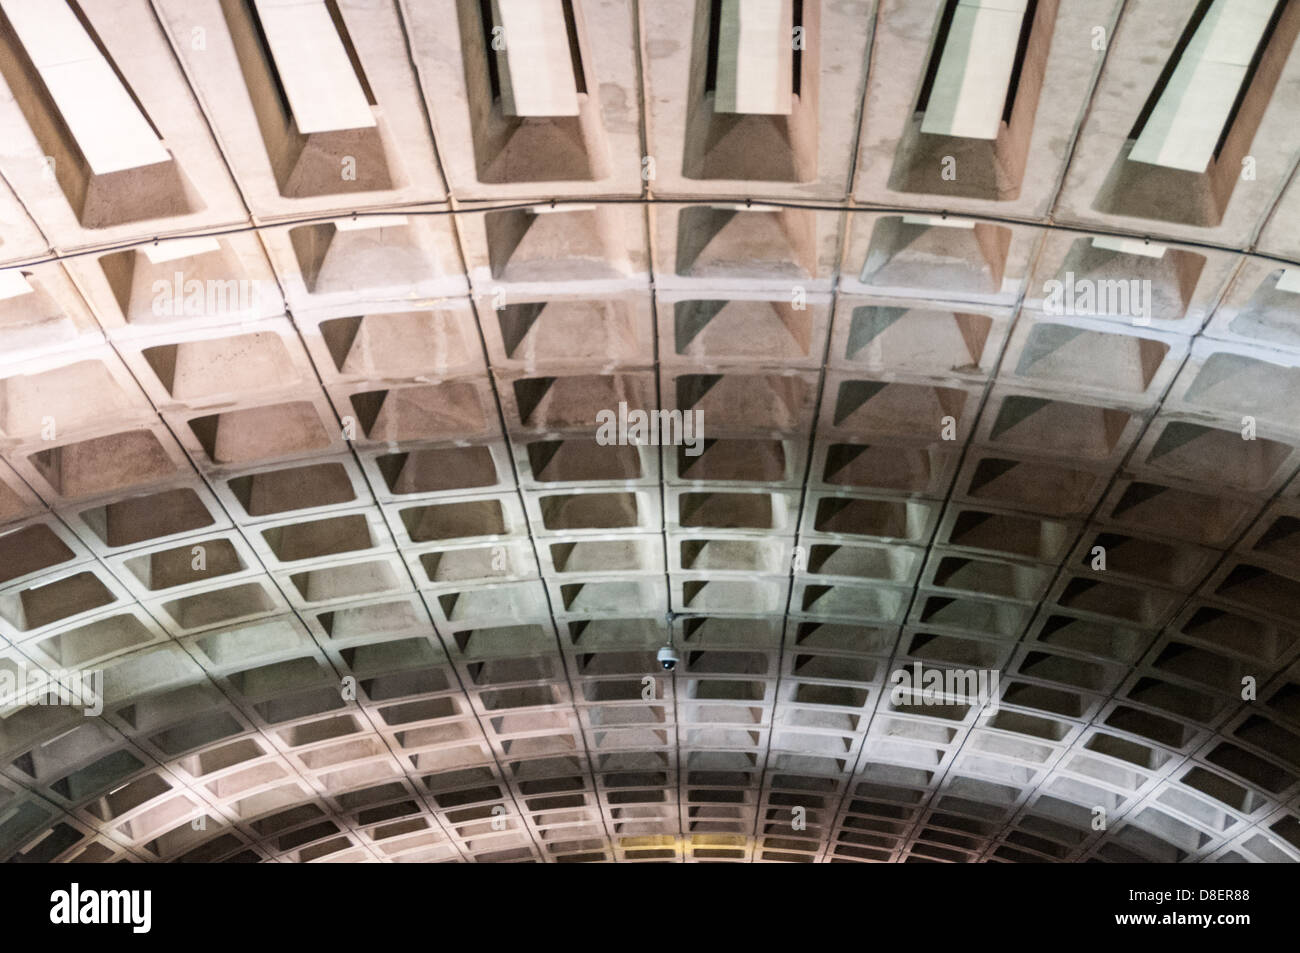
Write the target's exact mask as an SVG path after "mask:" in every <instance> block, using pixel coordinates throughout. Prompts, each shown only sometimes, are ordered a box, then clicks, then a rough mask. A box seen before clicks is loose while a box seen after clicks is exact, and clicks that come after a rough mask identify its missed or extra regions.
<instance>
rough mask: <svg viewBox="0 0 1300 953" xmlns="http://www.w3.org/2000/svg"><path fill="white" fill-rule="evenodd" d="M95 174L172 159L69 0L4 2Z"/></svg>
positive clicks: (28, 53)
mask: <svg viewBox="0 0 1300 953" xmlns="http://www.w3.org/2000/svg"><path fill="white" fill-rule="evenodd" d="M0 7H2V8H3V9H4V12H5V15H6V16H7V17H8V18H9V22H10V23H11V24H12V25H13V28H14V32H16V33H17V34H18V39H19V40H21V41H22V44H23V48H24V49H25V50H26V51H27V55H28V56H29V57H30V58H31V61H32V65H33V66H35V67H36V71H37V72H38V73H39V74H40V76H41V81H42V82H43V83H44V84H45V88H46V89H47V90H48V91H49V94H50V97H51V98H52V99H53V100H54V104H55V105H56V106H57V107H58V109H59V114H60V115H61V116H62V117H63V121H64V122H65V123H67V125H68V129H69V130H70V131H71V132H72V135H73V136H74V137H75V138H76V140H77V145H78V146H80V148H81V152H82V154H83V155H84V156H85V158H86V162H87V163H89V165H90V168H91V171H93V172H94V173H95V174H96V175H105V174H107V173H109V172H120V171H122V170H123V169H134V168H137V167H138V166H142V165H153V164H154V163H158V162H167V161H169V160H170V159H171V156H170V155H169V154H168V152H167V150H166V149H165V148H163V144H162V141H161V140H160V139H159V138H158V134H157V133H156V132H155V131H154V129H153V127H152V126H151V125H150V123H149V120H148V119H147V118H146V117H145V115H144V113H142V112H141V111H140V107H139V105H137V103H136V102H135V100H134V98H133V97H132V95H131V92H130V91H129V90H128V89H127V88H126V86H125V85H124V84H123V82H122V80H121V79H120V78H119V77H118V74H117V72H116V71H115V70H114V69H113V66H112V64H110V63H109V62H108V60H107V59H106V58H105V57H104V54H103V53H101V52H100V51H99V47H98V46H97V45H96V43H95V40H94V38H92V37H91V35H90V34H89V33H88V32H87V31H86V28H85V27H84V26H83V25H82V23H81V21H80V20H79V19H78V17H77V14H76V13H74V12H73V11H72V8H71V7H69V6H68V4H67V3H66V2H64V0H0Z"/></svg>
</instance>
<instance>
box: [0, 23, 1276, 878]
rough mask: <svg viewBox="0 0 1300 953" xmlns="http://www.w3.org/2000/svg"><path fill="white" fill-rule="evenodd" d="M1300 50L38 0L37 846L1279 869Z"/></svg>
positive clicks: (27, 821) (16, 760)
mask: <svg viewBox="0 0 1300 953" xmlns="http://www.w3.org/2000/svg"><path fill="white" fill-rule="evenodd" d="M1298 31H1300V3H1298V2H1296V0H1282V2H1279V3H1274V2H1272V0H1204V2H1197V0H960V2H958V0H880V2H878V3H877V2H867V0H862V2H852V0H839V2H834V3H831V2H822V0H653V2H640V3H637V2H633V0H483V2H482V3H480V2H477V0H77V2H71V0H39V2H38V0H0V858H8V859H9V860H11V861H18V862H23V861H55V860H59V861H64V860H66V861H80V862H111V861H120V860H125V861H142V862H154V861H172V860H182V861H258V860H264V861H281V862H307V861H337V862H376V861H378V862H389V861H391V862H430V861H435V862H442V861H448V862H478V863H483V862H503V861H538V862H548V863H551V862H555V863H562V862H575V861H618V862H625V861H652V860H653V861H704V860H710V861H721V860H726V861H741V862H749V861H754V862H759V861H795V862H817V863H830V862H847V861H859V862H860V861H868V862H900V861H952V862H979V861H1022V862H1034V861H1058V862H1081V861H1144V862H1152V861H1153V862H1162V861H1180V862H1181V861H1214V862H1242V861H1287V862H1291V861H1296V860H1297V859H1300V662H1297V659H1298V657H1300V641H1298V640H1297V635H1298V634H1300V623H1297V621H1296V619H1297V615H1298V614H1300V480H1297V478H1296V474H1297V471H1298V470H1300V421H1298V420H1297V416H1296V413H1295V407H1296V406H1297V405H1298V404H1300V227H1298V226H1300V183H1297V181H1296V180H1297V175H1296V168H1297V157H1298V156H1300V123H1297V121H1296V119H1297V109H1298V107H1300V51H1298V50H1297V48H1296V47H1297V44H1296V42H1295V41H1296V34H1297V32H1298ZM654 410H663V411H679V412H682V413H684V414H685V415H686V416H685V419H686V420H689V421H692V422H694V421H696V420H697V419H698V420H699V422H700V427H701V430H700V431H699V432H698V433H695V434H687V435H686V437H687V439H686V441H685V445H669V446H661V445H658V444H649V443H646V444H641V445H637V444H636V443H635V441H626V440H624V441H621V442H620V441H618V440H615V441H614V442H613V443H610V442H609V441H607V440H606V439H605V437H606V436H608V431H606V432H602V431H601V430H600V429H599V428H598V423H599V422H600V421H601V420H602V419H608V418H609V417H610V416H613V417H614V418H616V419H617V418H619V417H620V416H626V415H632V416H633V418H634V419H635V415H636V414H637V413H638V412H649V411H654ZM615 435H616V436H617V434H615ZM693 437H699V438H700V439H699V440H698V441H697V442H694V443H692V438H693ZM667 644H671V645H672V646H673V647H674V649H675V651H676V652H677V653H678V654H679V655H680V663H679V664H678V665H677V667H676V668H675V669H674V670H673V671H671V672H666V671H664V670H663V669H661V667H660V666H659V664H658V662H657V661H656V652H657V651H658V650H659V649H660V648H661V647H663V646H665V645H667ZM944 672H949V673H952V672H956V673H959V674H964V673H970V674H971V675H972V676H980V677H982V678H983V679H984V681H983V682H981V683H980V684H986V685H988V686H989V691H988V692H986V693H984V694H981V695H979V696H978V697H974V698H972V697H969V695H966V696H960V697H957V696H951V695H950V696H945V697H932V696H930V695H925V694H923V693H913V694H906V693H901V692H899V691H895V690H894V689H895V686H896V684H897V683H898V682H899V680H900V678H901V677H903V676H902V675H900V673H904V674H905V676H906V677H907V678H909V679H915V678H919V679H921V682H922V684H923V685H928V684H929V681H928V679H930V678H934V677H937V676H934V675H931V674H930V673H940V674H942V673H944ZM51 679H57V680H62V682H63V684H64V686H65V693H67V692H71V690H72V689H76V690H78V691H79V690H80V689H82V688H85V689H87V690H88V691H89V692H90V693H91V694H90V695H89V696H87V697H78V698H66V699H65V701H68V702H72V701H76V702H78V703H77V704H60V705H51V704H43V703H41V702H43V701H49V700H50V699H49V698H47V697H44V696H41V695H39V694H35V693H34V692H33V687H34V686H35V687H38V688H39V687H40V686H44V685H47V684H48V680H51ZM950 687H951V680H950Z"/></svg>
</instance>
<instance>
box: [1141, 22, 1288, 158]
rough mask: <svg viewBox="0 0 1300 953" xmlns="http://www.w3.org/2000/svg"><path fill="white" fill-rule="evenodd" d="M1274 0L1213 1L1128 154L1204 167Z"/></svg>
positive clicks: (1220, 133) (1211, 152)
mask: <svg viewBox="0 0 1300 953" xmlns="http://www.w3.org/2000/svg"><path fill="white" fill-rule="evenodd" d="M1276 6H1277V3H1276V0H1215V2H1214V3H1213V4H1211V6H1210V8H1209V10H1208V11H1206V14H1205V17H1204V18H1203V19H1202V20H1201V22H1200V25H1199V26H1197V28H1196V32H1195V33H1193V34H1192V38H1191V42H1189V43H1188V44H1187V47H1186V48H1185V49H1184V50H1183V51H1182V56H1181V57H1180V58H1179V60H1178V65H1177V66H1176V67H1175V68H1174V72H1173V75H1172V76H1170V78H1169V82H1168V84H1167V85H1166V86H1165V88H1164V90H1163V92H1162V93H1161V94H1160V98H1159V99H1158V100H1157V101H1156V104H1155V108H1154V109H1153V110H1152V111H1151V115H1150V116H1149V117H1148V118H1147V121H1146V124H1145V125H1144V126H1143V128H1142V131H1141V133H1140V134H1139V135H1138V137H1137V142H1136V143H1134V145H1133V150H1132V151H1131V152H1130V153H1129V159H1131V160H1133V161H1134V162H1147V163H1150V164H1152V165H1159V166H1165V167H1166V168H1170V169H1184V170H1186V171H1188V172H1204V171H1205V170H1206V167H1207V166H1209V164H1210V160H1211V159H1213V158H1214V152H1215V149H1216V147H1217V146H1218V142H1219V137H1220V136H1221V135H1222V133H1223V127H1224V124H1225V123H1226V122H1227V121H1228V119H1229V117H1230V116H1231V115H1232V110H1233V107H1234V104H1235V103H1236V101H1237V95H1238V92H1239V91H1240V89H1241V86H1242V83H1244V82H1245V81H1246V77H1247V75H1248V73H1249V70H1250V63H1251V60H1252V58H1253V57H1254V55H1255V49H1256V47H1257V46H1258V45H1259V43H1260V41H1261V40H1262V39H1263V37H1264V31H1265V29H1266V28H1267V26H1268V21H1269V18H1270V17H1271V16H1272V15H1273V9H1274V8H1275V7H1276Z"/></svg>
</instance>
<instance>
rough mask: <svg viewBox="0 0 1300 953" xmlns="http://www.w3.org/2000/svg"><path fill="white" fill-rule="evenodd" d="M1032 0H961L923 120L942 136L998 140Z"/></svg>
mask: <svg viewBox="0 0 1300 953" xmlns="http://www.w3.org/2000/svg"><path fill="white" fill-rule="evenodd" d="M1026 3H1027V0H961V2H960V3H958V4H957V8H956V10H954V11H953V14H952V22H951V24H950V26H949V28H948V35H947V37H946V38H945V41H944V46H943V52H942V53H941V54H940V59H939V69H938V71H937V72H936V73H935V77H934V85H933V86H932V87H931V88H930V98H929V101H928V102H927V103H926V107H925V118H924V119H922V120H921V131H922V132H924V133H928V134H930V135H936V136H958V137H962V138H966V139H996V138H997V137H998V131H999V130H1000V129H1001V126H1002V110H1003V106H1004V105H1005V103H1006V98H1007V93H1008V88H1007V87H1008V84H1009V83H1010V81H1011V74H1012V71H1013V69H1014V67H1015V61H1016V47H1017V46H1018V44H1019V41H1020V27H1021V22H1022V21H1023V19H1024V16H1025V6H1026Z"/></svg>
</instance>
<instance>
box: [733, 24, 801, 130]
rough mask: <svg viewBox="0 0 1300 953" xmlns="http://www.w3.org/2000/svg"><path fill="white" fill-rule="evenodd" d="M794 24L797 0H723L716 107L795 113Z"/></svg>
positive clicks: (735, 110)
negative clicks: (793, 71) (794, 5)
mask: <svg viewBox="0 0 1300 953" xmlns="http://www.w3.org/2000/svg"><path fill="white" fill-rule="evenodd" d="M793 27H794V14H793V6H792V0H722V15H721V17H720V19H719V23H718V37H717V40H716V42H717V57H718V75H717V88H716V90H715V95H714V101H713V108H714V110H715V111H716V112H720V113H748V114H751V115H752V114H760V115H789V114H790V112H791V110H792V106H793V98H794V97H793V90H792V89H791V69H792V62H793V57H794V43H793Z"/></svg>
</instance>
